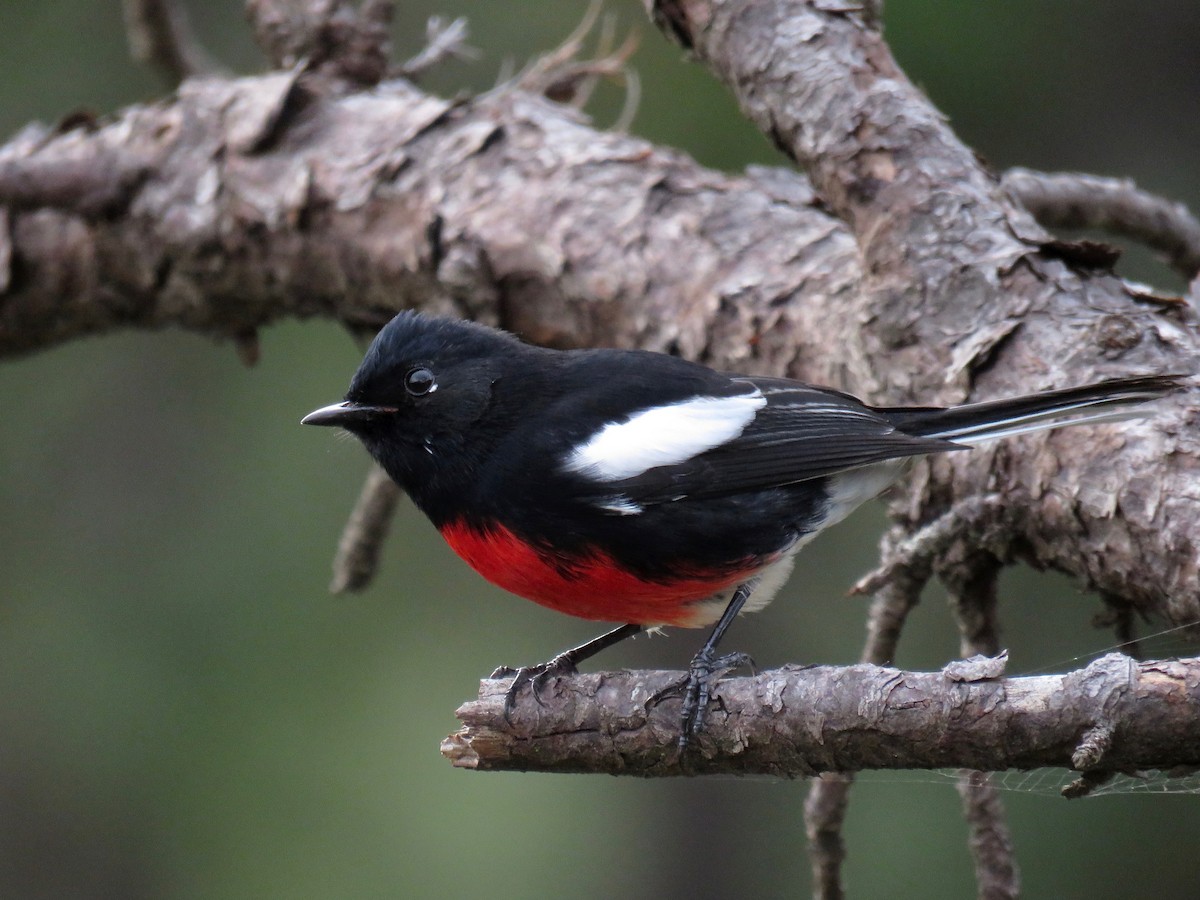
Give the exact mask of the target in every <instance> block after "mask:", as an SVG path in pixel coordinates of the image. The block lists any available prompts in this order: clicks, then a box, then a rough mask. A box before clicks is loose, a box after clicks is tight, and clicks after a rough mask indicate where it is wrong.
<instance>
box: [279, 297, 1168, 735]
mask: <svg viewBox="0 0 1200 900" xmlns="http://www.w3.org/2000/svg"><path fill="white" fill-rule="evenodd" d="M1179 387H1180V378H1179V376H1174V375H1143V376H1135V377H1127V378H1121V379H1116V380H1110V381H1105V382H1101V383H1095V384H1089V385H1086V386H1083V387H1075V388H1066V389H1060V390H1051V391H1045V392H1042V393H1036V394H1032V395H1029V396H1023V397H1017V398H1014V399H1001V400H992V401H986V402H980V403H971V404H968V405H964V406H956V407H949V408H942V407H897V408H888V407H878V406H870V405H867V404H865V403H863V402H862V401H860V400H859V399H857V398H855V397H853V396H851V395H850V394H847V393H843V392H841V391H837V390H833V389H831V388H826V387H819V386H814V385H810V384H806V383H803V382H800V381H795V380H792V379H789V378H781V377H770V376H763V375H743V374H731V373H726V372H720V371H717V370H715V369H712V368H709V367H707V366H704V365H702V364H699V363H696V362H691V361H688V360H685V359H682V358H680V357H677V356H673V355H669V354H663V353H656V352H652V351H646V350H630V349H570V350H559V349H551V348H546V347H540V346H536V345H533V344H529V343H525V342H523V341H521V340H520V339H518V338H517V337H516V336H514V335H511V334H509V333H506V332H503V331H500V330H498V329H495V328H492V327H489V326H486V325H483V324H479V323H475V322H470V321H466V320H461V319H454V318H444V317H434V316H429V315H425V314H422V313H419V312H415V311H412V310H406V311H403V312H400V313H399V314H397V315H396V316H395V317H394V318H393V319H391V321H390V322H388V324H386V325H385V326H384V327H383V328H382V329H381V330H380V331H379V333H378V334H377V335H376V337H375V338H374V340H373V341H372V343H371V345H370V347H369V348H368V350H367V352H366V355H365V356H364V358H363V360H362V363H361V365H360V366H359V368H358V370H357V371H356V372H355V373H354V375H353V377H352V379H351V382H350V387H349V390H348V391H347V393H346V395H345V399H344V400H343V401H342V402H339V403H335V404H332V405H329V406H324V407H321V408H320V409H317V410H315V411H313V412H311V413H309V414H308V415H307V416H305V417H304V418H303V419H302V420H301V421H302V423H303V424H306V425H322V426H337V427H341V428H343V429H345V430H346V431H348V432H349V433H351V434H352V435H354V436H355V437H357V438H358V439H359V440H360V441H361V442H362V444H363V445H364V446H365V448H366V450H367V451H368V453H369V454H370V456H371V457H373V458H374V460H375V461H376V462H377V463H378V464H379V465H380V466H381V467H382V468H383V469H384V470H385V471H386V472H387V474H388V475H389V476H390V477H391V479H392V480H393V481H395V482H396V484H397V485H399V487H400V488H401V489H402V490H403V491H405V492H406V493H407V494H408V495H409V497H410V498H411V499H412V501H413V502H414V503H415V505H416V506H417V507H418V508H419V509H420V510H421V512H423V513H424V514H425V515H426V516H427V517H428V518H429V520H430V521H431V522H432V523H433V525H434V526H435V527H436V528H437V530H438V531H439V532H440V533H441V536H442V537H443V538H444V539H445V541H446V543H447V544H449V546H450V547H451V548H452V549H453V550H454V552H455V553H457V554H458V556H460V557H461V558H462V559H463V560H464V561H465V562H466V563H467V564H468V565H469V566H471V568H473V569H474V570H475V571H476V572H478V573H479V574H480V575H482V576H483V577H484V578H485V579H487V580H488V581H490V582H492V583H493V584H495V585H498V586H499V587H501V588H503V589H504V590H506V591H509V592H511V593H513V594H516V595H518V596H521V597H524V598H527V599H529V600H532V601H534V602H535V603H538V604H541V605H542V606H545V607H548V608H550V609H553V610H557V611H558V612H562V613H566V614H569V615H572V616H577V617H581V618H584V619H590V620H595V621H603V622H608V623H620V624H619V625H617V627H615V628H612V629H611V630H609V631H607V632H605V633H604V634H601V635H600V636H599V637H597V638H595V639H594V640H591V641H588V642H586V643H584V644H581V645H579V646H577V647H572V648H570V649H568V650H566V651H563V652H562V653H559V654H558V655H556V656H555V657H553V658H552V659H550V660H549V661H548V662H545V663H541V664H538V665H534V666H525V667H522V668H520V669H512V668H509V667H501V668H500V669H497V670H496V672H494V673H493V677H512V683H511V686H510V687H509V689H508V692H507V695H506V704H505V714H506V715H507V714H508V712H509V710H510V709H511V708H512V706H513V704H514V702H515V701H514V698H515V697H516V695H517V693H518V691H519V690H520V689H522V688H523V687H525V686H526V685H530V686H531V689H532V690H533V693H534V697H535V698H536V699H538V701H539V702H541V697H540V693H539V692H540V690H541V689H542V688H544V686H545V684H546V683H547V682H548V680H549V679H550V678H552V677H554V676H558V675H566V674H573V673H574V672H575V671H576V667H577V666H578V665H579V664H580V663H581V662H583V661H584V660H586V659H588V658H590V657H592V656H594V655H595V654H596V653H598V652H599V651H601V650H603V649H605V648H607V647H609V646H612V645H613V644H615V643H617V642H618V641H621V640H623V639H625V638H628V637H630V636H632V635H635V634H637V633H639V632H641V631H643V630H648V629H654V628H659V627H662V626H680V627H684V628H702V627H708V626H711V627H712V630H711V632H710V633H709V636H708V639H707V640H706V641H705V642H704V644H703V645H702V646H701V648H700V650H699V651H698V652H697V653H696V654H695V656H694V657H693V659H692V661H691V664H690V665H689V668H688V674H687V677H686V678H685V679H684V680H682V681H681V682H680V684H679V685H678V686H677V688H678V693H679V694H681V696H682V713H681V723H680V724H681V728H680V737H679V745H680V748H681V750H682V749H686V747H687V746H688V743H689V741H690V740H691V739H692V738H694V737H695V736H696V735H697V734H699V733H700V732H701V731H702V729H703V726H704V722H705V717H706V709H707V707H708V705H709V701H710V699H711V698H712V687H713V684H714V683H715V680H716V679H717V678H719V677H720V674H722V673H725V672H727V671H729V670H730V669H731V668H732V667H734V666H737V665H742V664H746V663H748V662H750V659H749V657H748V656H747V655H746V654H742V653H731V654H725V655H718V653H717V647H718V644H719V643H720V641H721V639H722V638H723V636H724V635H725V632H726V631H727V630H728V628H729V627H730V625H731V623H732V622H733V621H734V620H735V619H736V617H737V616H738V615H740V614H742V613H746V612H751V611H754V610H759V609H762V608H763V607H765V606H766V605H767V604H768V603H769V602H770V601H771V599H772V598H773V597H774V595H775V593H776V592H777V591H778V590H779V588H780V587H781V586H782V585H783V583H784V582H785V581H786V580H787V577H788V575H789V574H790V572H791V569H792V563H793V560H794V557H795V555H796V553H797V552H798V551H799V550H800V549H801V548H803V547H804V545H805V544H807V543H808V542H809V541H811V540H812V539H813V538H814V537H815V536H816V535H817V534H818V533H820V532H821V531H823V530H824V529H825V528H828V527H829V526H831V525H834V524H836V523H837V522H840V521H841V520H842V519H844V518H845V517H846V516H847V515H849V513H850V512H851V511H852V510H854V509H855V508H856V507H857V506H859V505H860V504H862V503H863V502H865V501H867V500H869V499H871V498H872V497H875V496H877V495H878V494H880V493H881V492H882V491H884V490H885V489H886V488H887V487H889V486H890V485H891V484H892V483H893V482H895V481H896V480H897V479H898V478H899V477H900V476H901V475H902V474H903V472H904V470H905V468H906V465H907V463H909V462H910V461H911V460H912V459H913V458H916V457H922V456H927V455H930V454H940V453H950V452H961V451H964V450H967V449H969V448H970V447H971V446H972V445H974V444H977V443H980V442H983V441H987V440H994V439H998V438H1003V437H1010V436H1014V435H1020V434H1025V433H1028V432H1032V431H1038V430H1042V429H1048V428H1058V427H1062V426H1064V425H1078V424H1082V423H1097V422H1107V421H1113V420H1117V419H1122V418H1128V417H1130V416H1135V415H1139V414H1143V413H1144V412H1145V411H1144V410H1141V409H1138V408H1137V407H1138V406H1139V405H1141V404H1144V403H1146V402H1148V401H1152V400H1155V399H1157V398H1160V397H1163V396H1165V395H1166V394H1168V393H1171V392H1172V391H1175V390H1177V389H1178V388H1179Z"/></svg>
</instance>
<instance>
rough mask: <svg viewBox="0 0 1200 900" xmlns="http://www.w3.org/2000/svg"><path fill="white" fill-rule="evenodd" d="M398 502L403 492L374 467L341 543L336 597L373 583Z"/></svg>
mask: <svg viewBox="0 0 1200 900" xmlns="http://www.w3.org/2000/svg"><path fill="white" fill-rule="evenodd" d="M399 499H400V488H398V487H396V483H395V482H394V481H392V479H390V478H389V477H388V476H387V473H386V472H384V471H383V469H381V468H379V467H378V466H371V471H370V472H368V473H367V478H366V481H365V482H363V487H362V492H361V493H360V494H359V497H358V502H357V503H356V504H355V505H354V510H353V512H351V513H350V518H349V520H348V521H347V522H346V527H345V528H343V529H342V538H341V540H340V541H338V548H337V555H336V556H334V559H333V581H332V582H331V583H330V585H329V590H330V591H332V592H333V593H335V594H341V593H345V592H347V591H361V590H363V589H364V588H365V587H366V586H367V585H369V584H370V583H371V580H372V579H373V578H374V577H375V571H376V569H377V568H378V567H379V555H380V553H381V552H382V551H383V542H384V539H385V538H387V533H388V528H389V526H390V525H391V524H392V515H393V514H394V513H395V511H396V503H397V501H398V500H399Z"/></svg>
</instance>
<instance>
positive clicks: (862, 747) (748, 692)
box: [442, 654, 1200, 777]
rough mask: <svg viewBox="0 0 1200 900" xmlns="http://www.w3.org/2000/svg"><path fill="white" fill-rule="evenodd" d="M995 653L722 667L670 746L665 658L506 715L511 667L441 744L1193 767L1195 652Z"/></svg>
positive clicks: (486, 686) (670, 677)
mask: <svg viewBox="0 0 1200 900" xmlns="http://www.w3.org/2000/svg"><path fill="white" fill-rule="evenodd" d="M1003 665H1004V659H1003V657H999V658H991V659H989V658H985V657H973V658H972V659H970V660H964V661H960V662H955V663H951V664H950V665H948V666H946V668H945V669H943V670H942V671H940V672H927V673H922V672H905V671H901V670H899V669H894V668H887V667H881V666H873V665H868V664H859V665H854V666H847V667H840V668H836V667H829V666H816V667H807V668H800V667H785V668H782V669H778V670H775V671H772V672H764V673H762V674H760V675H757V676H755V677H748V678H730V679H727V680H725V681H722V682H721V683H720V685H719V687H718V688H717V690H716V693H717V695H718V699H716V700H714V706H713V708H712V709H711V710H710V713H709V720H708V725H707V728H706V730H705V732H704V733H703V734H702V735H701V736H700V737H699V739H698V744H697V746H696V747H695V748H693V749H691V750H689V751H688V753H687V754H686V756H684V757H683V758H681V757H680V756H679V754H678V751H677V750H676V744H675V738H676V737H677V736H678V733H679V702H678V699H677V698H675V699H670V700H664V701H662V702H661V703H658V704H657V705H655V704H654V703H652V702H651V698H652V697H654V696H655V695H656V694H657V693H658V692H660V691H662V690H663V689H664V688H666V687H668V686H670V685H671V684H672V683H673V682H675V681H677V680H678V677H679V673H676V672H608V673H603V674H598V675H576V676H572V677H571V678H560V679H556V680H555V681H554V682H553V683H552V684H551V685H550V686H548V687H547V689H546V691H545V692H544V694H543V698H542V699H543V703H542V704H538V703H536V702H534V701H533V700H532V699H531V698H529V695H528V693H527V692H526V693H525V694H523V699H525V700H526V701H527V702H522V703H520V704H519V705H518V707H517V709H516V710H515V711H513V713H512V714H511V716H510V718H511V723H510V722H509V721H507V720H506V718H505V715H504V698H505V693H506V689H507V687H508V683H509V682H508V680H507V679H505V680H495V681H492V680H487V681H483V682H482V683H481V684H480V693H479V698H478V699H477V700H474V701H471V702H469V703H466V704H464V705H463V706H462V707H461V708H460V709H459V710H458V717H459V719H460V721H462V723H463V728H462V729H461V730H460V731H459V732H457V733H456V734H453V735H451V736H450V737H448V738H447V739H446V741H445V743H444V744H443V745H442V752H443V754H445V755H446V756H447V757H448V758H449V759H450V760H451V761H452V762H453V763H454V764H455V765H456V766H461V767H464V768H471V769H481V770H507V771H539V772H602V773H608V774H612V775H618V774H619V775H639V776H670V775H694V774H718V773H720V774H738V775H764V774H765V775H775V776H788V777H793V776H801V775H815V774H819V773H822V772H854V771H858V770H861V769H938V768H945V767H956V766H967V767H970V768H973V769H980V770H984V771H1000V770H1003V769H1032V768H1038V767H1042V766H1056V767H1062V768H1075V769H1080V770H1091V769H1103V770H1105V771H1126V770H1141V769H1172V768H1176V767H1195V766H1198V765H1200V661H1198V660H1194V659H1193V660H1158V661H1147V662H1140V663H1139V662H1136V661H1135V660H1132V659H1130V658H1129V657H1126V656H1122V655H1120V654H1109V655H1108V656H1104V657H1102V658H1101V659H1099V660H1097V661H1096V662H1094V663H1092V664H1091V665H1089V666H1087V667H1086V668H1084V669H1080V670H1078V671H1076V672H1071V673H1068V674H1066V675H1040V676H1030V677H1021V678H1003V677H1001V675H1002V671H1003Z"/></svg>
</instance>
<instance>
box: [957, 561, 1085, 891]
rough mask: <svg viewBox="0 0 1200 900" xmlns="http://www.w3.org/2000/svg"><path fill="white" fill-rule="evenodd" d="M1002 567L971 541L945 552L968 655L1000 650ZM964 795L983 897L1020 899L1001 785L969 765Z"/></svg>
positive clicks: (962, 780)
mask: <svg viewBox="0 0 1200 900" xmlns="http://www.w3.org/2000/svg"><path fill="white" fill-rule="evenodd" d="M1000 568H1001V564H1000V561H999V560H998V559H997V558H996V557H995V556H994V555H992V554H991V553H988V552H986V551H980V550H978V549H977V548H976V546H975V545H973V544H968V543H967V542H965V541H960V542H958V543H957V544H955V545H954V548H953V549H952V550H951V551H950V552H948V553H946V554H943V558H942V560H941V562H940V563H939V565H938V575H939V577H940V578H941V580H942V582H943V583H944V584H945V585H946V589H947V591H948V592H949V594H950V603H951V606H952V608H953V610H954V616H955V619H956V620H957V621H958V627H959V632H960V633H961V646H962V655H963V656H964V657H968V656H974V655H976V654H984V655H985V656H989V657H994V656H995V655H996V654H998V653H999V652H1000V625H999V620H998V618H997V615H998V610H997V606H998V604H997V594H998V586H997V582H998V579H999V575H1000ZM1072 762H1074V758H1073V759H1072ZM958 793H959V796H961V797H962V802H963V816H964V818H965V819H966V822H967V828H968V829H969V832H970V835H969V837H968V840H967V845H968V847H969V848H970V850H971V859H972V860H973V862H974V864H975V883H976V885H977V886H978V896H979V897H981V898H986V900H1011V898H1015V897H1017V896H1018V894H1019V890H1020V874H1019V872H1018V869H1017V864H1016V858H1015V855H1014V853H1013V843H1012V834H1011V833H1010V832H1009V828H1008V823H1007V821H1006V820H1005V813H1004V803H1003V801H1002V800H1001V799H1000V795H999V793H997V791H996V788H995V785H993V784H992V783H991V779H990V777H989V776H988V774H987V773H986V772H981V771H972V770H970V769H964V770H962V771H960V772H959V775H958Z"/></svg>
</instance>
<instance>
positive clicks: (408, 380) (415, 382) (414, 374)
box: [404, 366, 437, 397]
mask: <svg viewBox="0 0 1200 900" xmlns="http://www.w3.org/2000/svg"><path fill="white" fill-rule="evenodd" d="M436 388H437V381H436V379H434V377H433V373H432V372H430V371H429V370H428V369H426V368H425V367H424V366H417V367H416V368H415V369H410V370H409V372H408V374H407V375H405V376H404V389H405V390H406V391H408V392H409V393H410V394H412V395H413V396H414V397H422V396H424V395H425V394H428V393H430V392H431V391H433V390H435V389H436Z"/></svg>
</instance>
